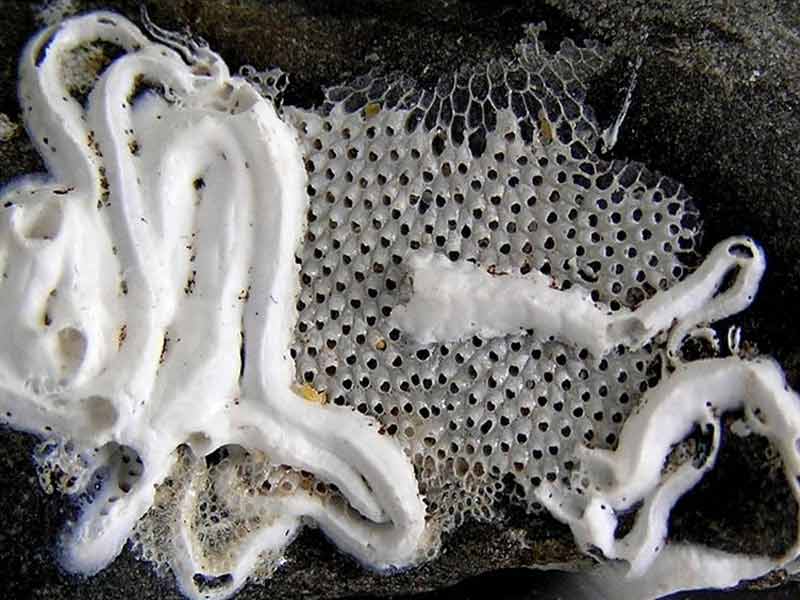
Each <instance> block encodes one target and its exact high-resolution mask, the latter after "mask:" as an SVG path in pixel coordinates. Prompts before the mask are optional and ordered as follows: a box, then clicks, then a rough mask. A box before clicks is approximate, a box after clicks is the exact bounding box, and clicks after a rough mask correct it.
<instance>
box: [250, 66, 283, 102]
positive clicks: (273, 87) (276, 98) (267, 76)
mask: <svg viewBox="0 0 800 600" xmlns="http://www.w3.org/2000/svg"><path fill="white" fill-rule="evenodd" d="M239 76H240V77H243V78H244V79H245V80H247V82H248V83H249V84H250V85H252V86H253V87H255V88H256V90H258V93H259V94H261V96H263V97H264V98H268V99H269V100H272V101H273V102H274V103H276V104H278V105H279V104H280V103H281V100H282V98H283V93H284V92H285V91H286V88H287V87H288V85H289V75H288V74H287V73H284V72H283V71H282V70H281V69H279V68H277V67H276V68H272V69H266V70H264V71H259V70H257V69H256V68H255V67H252V66H250V65H244V66H242V67H241V68H240V69H239Z"/></svg>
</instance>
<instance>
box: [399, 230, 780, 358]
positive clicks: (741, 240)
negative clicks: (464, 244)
mask: <svg viewBox="0 0 800 600" xmlns="http://www.w3.org/2000/svg"><path fill="white" fill-rule="evenodd" d="M765 266H766V262H765V259H764V253H763V251H762V250H761V248H759V247H758V245H756V244H755V243H754V242H753V241H752V240H751V239H749V238H745V237H736V238H730V239H727V240H724V241H723V242H720V243H719V244H717V246H715V247H714V249H713V250H712V251H711V253H710V254H709V256H708V257H707V258H706V260H705V261H704V262H703V264H702V265H701V266H700V268H699V269H697V271H695V272H694V273H692V274H691V275H689V276H688V277H687V278H686V279H685V280H684V281H682V282H680V283H678V284H676V285H675V286H673V287H672V288H671V289H669V290H667V291H665V292H661V293H659V294H656V295H655V296H653V297H652V298H650V299H649V300H646V301H645V302H643V303H642V304H641V305H640V306H639V307H638V308H637V309H636V310H629V309H625V308H623V309H620V310H619V311H617V312H612V311H611V310H610V309H609V308H608V307H606V306H603V305H601V304H598V303H596V302H594V301H593V300H592V298H591V296H590V295H589V292H588V291H587V290H585V289H582V288H579V287H574V288H570V289H569V290H566V291H562V290H559V289H557V288H556V286H555V284H554V282H553V280H552V279H551V278H550V277H548V276H546V275H543V274H541V273H538V272H534V273H530V274H528V275H524V276H521V275H510V274H497V273H490V272H488V271H485V270H482V269H481V268H479V267H478V266H477V265H474V264H472V263H469V262H466V261H463V262H460V263H452V262H451V261H449V260H448V259H447V258H446V257H444V256H442V255H438V254H433V253H427V254H418V255H416V256H414V257H413V258H412V260H411V274H410V275H411V278H412V279H413V294H412V296H411V299H410V301H409V302H408V303H407V304H405V305H403V306H400V307H398V308H397V309H395V311H394V312H393V313H392V318H393V319H394V322H395V323H396V324H397V325H398V327H400V328H401V329H403V330H404V331H405V332H406V333H407V334H409V335H411V336H412V337H414V338H415V339H416V340H417V341H418V342H420V343H430V342H434V341H436V342H445V341H455V340H463V339H466V338H468V337H470V336H472V335H475V334H479V335H481V336H482V337H497V336H501V335H506V334H510V333H518V332H520V331H521V330H522V331H524V330H528V329H533V330H534V333H535V334H536V335H537V336H539V337H540V338H543V339H547V338H554V339H557V340H558V341H562V342H564V343H567V344H571V345H573V346H577V347H579V348H587V349H588V350H589V351H590V352H592V354H594V355H595V356H602V355H604V354H607V353H608V352H609V351H611V349H613V348H615V347H616V346H618V345H620V344H622V345H624V346H626V347H628V348H638V347H641V346H643V345H644V344H646V343H647V342H648V341H650V340H651V339H653V338H654V337H655V336H656V335H658V334H659V333H660V332H662V331H667V330H669V329H670V328H673V326H674V329H673V330H672V332H671V334H670V341H669V343H668V346H667V351H668V353H669V355H670V357H671V358H676V357H677V354H678V351H679V345H680V342H682V341H683V338H684V337H685V336H686V335H687V333H688V332H689V331H690V330H691V329H692V328H693V327H694V326H696V325H698V324H700V323H709V322H712V321H716V320H719V319H722V318H725V317H727V316H730V315H732V314H735V313H737V312H739V311H741V310H743V309H744V308H746V307H747V306H749V305H750V303H751V302H752V300H753V298H754V297H755V294H756V291H757V290H758V284H759V282H760V281H761V276H762V275H763V273H764V268H765ZM729 276H731V277H734V278H735V280H734V282H733V284H732V285H731V286H730V287H729V288H727V289H722V287H723V285H724V284H725V283H726V278H727V277H729Z"/></svg>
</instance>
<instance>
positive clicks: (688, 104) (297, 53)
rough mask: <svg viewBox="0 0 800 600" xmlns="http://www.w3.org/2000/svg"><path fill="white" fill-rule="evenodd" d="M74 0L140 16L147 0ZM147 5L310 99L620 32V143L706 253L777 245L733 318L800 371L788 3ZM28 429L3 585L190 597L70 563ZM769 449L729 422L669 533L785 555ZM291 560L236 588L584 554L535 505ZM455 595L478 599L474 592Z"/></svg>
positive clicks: (6, 73)
mask: <svg viewBox="0 0 800 600" xmlns="http://www.w3.org/2000/svg"><path fill="white" fill-rule="evenodd" d="M36 4H38V3H30V5H29V4H28V3H20V2H0V9H2V15H3V16H2V18H3V23H4V25H3V30H4V35H3V36H0V81H1V82H2V84H3V85H2V88H1V89H0V112H2V113H5V114H6V115H8V116H9V117H10V118H11V120H12V121H14V122H16V123H19V107H18V105H17V103H16V98H15V94H16V90H15V83H14V82H15V79H16V77H15V69H16V62H17V59H18V56H19V52H20V50H21V47H22V44H24V43H25V41H26V40H27V39H28V38H29V37H30V35H31V34H32V33H33V32H34V31H35V29H36V28H37V27H38V26H39V24H37V23H36V21H35V17H34V14H35V7H34V5H36ZM72 4H73V5H74V6H76V7H79V8H80V9H88V8H96V7H103V8H111V9H115V10H119V11H121V12H123V13H125V14H127V15H128V16H130V17H132V18H134V19H136V18H137V17H138V2H133V1H120V0H116V1H110V2H105V3H96V2H84V1H81V0H79V1H76V2H73V3H72ZM146 4H147V5H148V6H149V7H150V15H151V17H152V18H153V20H154V21H155V22H156V23H158V24H160V25H162V26H164V27H167V28H180V27H182V26H189V27H190V28H191V30H192V32H194V33H196V34H198V35H201V36H202V37H204V38H205V39H207V40H208V41H209V43H210V45H211V46H212V48H214V49H215V50H218V51H219V52H220V53H221V54H222V55H223V57H224V58H225V59H226V61H227V62H228V63H229V64H231V65H232V66H234V67H236V66H238V65H240V64H252V65H255V66H258V67H266V66H270V65H277V66H280V67H281V68H283V69H284V70H286V71H288V72H289V73H290V74H291V76H292V82H293V84H292V85H291V87H290V91H289V94H288V96H287V98H286V101H287V103H289V104H300V105H305V106H310V105H313V104H315V103H317V102H319V101H320V100H321V98H322V95H321V91H320V87H321V86H322V85H329V84H334V83H337V82H340V81H341V80H342V79H346V78H347V77H348V76H350V75H358V74H360V73H363V72H365V71H366V70H368V69H369V68H370V67H372V66H377V65H380V64H386V65H389V66H390V67H392V68H397V69H400V70H404V71H406V72H408V73H409V74H410V75H412V76H414V77H416V78H418V79H419V80H420V81H421V82H423V84H424V83H426V82H429V83H433V82H435V81H436V78H437V76H438V75H439V74H440V73H442V72H445V71H448V70H451V69H452V68H453V67H455V66H458V65H459V64H461V63H462V62H463V61H464V60H468V59H475V58H479V57H491V56H501V55H508V53H509V52H510V50H511V48H512V47H513V45H514V44H515V43H516V42H517V41H518V40H519V39H520V37H521V35H522V30H521V27H520V26H521V25H522V24H523V23H527V22H538V21H541V20H545V21H547V23H548V33H547V34H546V37H545V40H552V41H553V42H557V41H558V40H560V39H561V38H563V37H564V36H569V37H572V38H573V39H576V40H581V39H585V38H587V37H591V38H596V39H599V40H601V41H603V42H605V43H607V44H609V45H610V47H611V50H612V52H613V54H614V56H615V58H616V60H615V63H614V67H613V68H612V70H611V72H610V73H609V74H608V75H607V76H605V77H603V78H602V79H600V80H598V81H596V82H595V84H594V86H593V89H592V92H591V93H590V95H589V102H590V103H592V104H593V106H595V108H596V109H597V112H598V114H599V115H600V118H601V120H605V121H610V120H611V119H612V118H613V116H614V114H615V111H616V110H617V108H618V107H619V105H620V104H621V101H622V98H623V96H624V91H622V88H623V87H624V85H625V84H626V82H627V80H628V78H629V75H630V72H631V69H632V67H631V65H632V64H633V63H634V62H635V60H636V59H637V58H638V57H641V59H642V66H641V69H640V71H639V77H638V86H637V89H636V91H635V94H634V100H633V104H632V107H631V110H630V112H629V114H628V117H627V120H626V121H625V123H624V125H623V130H622V135H621V138H620V141H619V143H618V145H617V147H616V148H615V150H614V153H615V155H617V156H626V157H630V158H634V159H636V160H639V161H641V162H643V163H645V164H646V165H647V166H648V167H650V168H652V169H657V170H660V171H662V172H664V173H668V174H670V175H671V176H673V177H675V178H676V179H678V180H679V181H681V182H682V183H684V184H685V185H686V186H687V189H688V190H689V192H690V193H691V194H692V196H694V197H695V198H696V199H697V200H698V204H699V208H700V211H701V214H702V215H703V217H704V222H705V236H706V237H705V239H706V242H705V248H706V249H708V248H710V247H711V246H712V245H713V244H714V243H715V242H716V241H718V240H720V239H722V238H723V237H725V236H727V235H733V234H738V233H746V234H748V235H751V236H753V237H754V238H755V239H757V240H759V241H760V242H761V243H762V244H763V246H764V248H765V250H766V252H767V255H768V260H769V265H768V270H767V275H766V277H765V280H764V283H763V285H762V289H761V292H760V294H759V298H758V299H757V301H756V303H755V304H754V306H753V307H752V308H751V309H750V310H749V311H747V312H746V313H745V314H744V315H742V316H741V317H739V318H737V323H738V324H741V325H742V326H743V329H744V333H745V337H746V339H748V340H749V341H751V342H753V343H755V344H756V345H757V347H758V349H759V351H761V352H764V353H768V354H771V355H773V356H774V357H775V358H776V359H777V360H778V361H779V362H780V363H781V364H782V365H783V367H784V368H785V370H786V372H787V376H788V378H789V381H790V383H791V384H792V385H793V386H794V387H795V388H799V387H800V344H798V342H797V340H798V334H800V323H798V321H796V320H795V319H794V318H793V315H792V308H793V306H794V305H795V300H796V298H797V297H798V294H800V262H798V258H800V231H798V229H800V205H798V200H797V198H798V194H800V170H798V169H797V148H798V140H800V12H799V11H797V8H796V6H795V2H794V1H793V0H782V1H778V0H774V1H757V0H748V1H744V2H737V3H731V2H725V1H723V0H706V1H690V0H665V1H663V2H659V3H652V2H630V1H626V0H607V1H603V2H597V3H591V4H590V3H585V2H579V1H577V0H547V2H545V3H542V4H546V5H548V6H547V7H541V6H540V7H538V8H519V7H518V6H517V5H516V3H511V2H508V3H504V2H495V3H492V4H490V5H488V6H487V5H484V4H482V3H477V2H476V3H470V2H464V3H456V2H452V1H448V0H432V1H423V0H419V1H416V2H396V1H389V2H375V3H373V2H366V1H357V2H353V1H351V2H300V1H297V0H290V1H286V2H275V3H270V4H269V6H267V7H264V6H262V3H261V2H256V1H248V0H239V1H232V0H225V1H211V0H208V1H194V2H190V1H188V0H184V1H176V2H174V3H169V7H165V6H161V5H162V4H163V5H166V4H167V3H156V2H146ZM589 6H591V8H588V7H589ZM32 170H41V164H40V163H39V162H38V158H37V156H36V154H35V152H34V151H33V150H32V148H31V146H30V144H29V142H28V141H27V139H26V138H25V136H24V134H23V133H22V132H21V131H20V132H19V133H18V134H17V135H16V136H15V137H14V138H13V139H12V140H11V141H10V142H7V143H0V181H2V182H5V181H7V180H8V179H9V178H11V177H13V176H14V175H17V174H20V173H25V172H30V171H32ZM733 442H736V443H733ZM33 443H34V441H33V440H32V439H31V438H29V437H28V436H24V435H22V434H17V433H13V432H2V433H1V434H0V561H2V563H3V564H4V565H6V568H5V569H4V571H5V572H6V573H7V574H8V573H10V574H11V575H6V578H5V581H4V586H3V587H4V588H5V589H6V590H7V593H8V597H20V598H24V597H47V598H78V597H80V598H113V597H127V596H130V595H133V594H136V595H137V596H138V597H141V598H172V597H178V595H177V593H176V592H175V591H174V589H173V584H172V580H171V579H170V578H161V579H159V578H158V577H157V576H155V575H154V574H153V573H152V572H151V570H150V568H149V567H148V565H146V564H144V563H141V562H137V561H135V560H134V559H133V558H132V557H131V556H130V555H129V553H124V554H123V556H121V557H120V558H119V559H118V560H117V561H115V563H114V564H113V565H112V566H110V567H109V568H108V569H106V570H104V571H102V572H101V573H100V574H98V575H97V576H95V577H93V578H91V579H88V580H85V581H81V580H78V579H76V578H72V577H69V576H66V575H64V574H62V573H61V572H59V571H58V569H57V567H56V566H55V563H54V560H53V541H54V540H55V539H56V536H57V532H58V530H59V524H60V522H61V521H62V520H63V519H64V517H65V510H66V509H64V508H63V502H62V501H61V499H59V498H54V497H48V496H46V495H45V494H44V493H43V492H42V491H41V490H40V488H39V487H38V484H37V482H36V478H35V473H34V471H33V466H32V463H31V461H30V458H29V457H30V454H31V451H32V447H33ZM768 454H769V449H768V448H767V447H766V444H765V443H761V442H760V441H759V440H757V439H747V440H738V439H737V438H734V437H733V436H731V443H730V444H728V445H727V446H725V447H724V450H723V453H722V455H721V457H720V462H719V464H718V466H717V468H716V470H715V471H714V473H713V476H712V477H709V478H707V480H706V481H704V482H703V483H702V484H701V485H700V486H699V487H698V489H696V490H695V491H693V492H692V493H690V494H689V495H688V496H687V497H686V498H684V499H683V500H682V501H681V503H680V504H679V505H678V507H677V508H676V509H675V512H674V513H673V519H672V524H673V535H674V536H675V537H676V538H681V539H689V540H692V541H698V542H705V543H708V544H710V545H713V546H716V547H721V548H724V549H728V550H733V551H738V552H747V551H751V552H763V553H768V554H775V553H779V552H780V549H781V547H785V546H786V545H788V543H789V541H790V540H791V538H792V536H793V535H794V534H795V532H794V531H793V530H792V529H793V528H792V523H794V522H796V519H795V516H794V515H795V511H796V509H797V508H796V506H794V505H793V503H792V502H791V500H790V498H791V497H790V494H789V492H788V489H787V488H786V485H785V481H784V480H783V475H782V474H781V472H780V470H776V469H775V468H774V465H771V464H770V461H769V459H768ZM743 472H744V473H745V475H744V476H743V475H742V473H743ZM288 559H289V561H288V563H287V565H286V566H285V568H284V569H283V572H281V573H280V574H279V575H278V577H276V578H275V580H274V581H272V582H270V583H269V584H267V587H266V589H264V588H260V587H256V586H249V587H248V588H246V589H245V590H244V591H243V593H242V594H241V596H240V597H244V598H247V597H261V596H262V595H264V594H269V595H271V596H274V597H294V596H297V595H306V594H307V595H312V596H322V597H340V596H346V595H351V594H376V595H377V594H379V595H386V594H406V593H412V592H422V591H425V590H430V589H436V588H442V587H443V586H446V585H449V584H453V583H456V582H457V581H460V580H462V579H464V578H466V577H470V576H473V575H477V574H480V573H483V572H486V571H490V570H494V569H499V568H509V567H519V566H526V565H533V564H547V563H551V564H552V563H567V564H573V565H575V566H578V565H579V564H586V563H585V561H584V560H583V559H581V557H580V555H579V553H578V552H577V550H576V548H575V547H574V545H573V543H572V541H571V535H570V532H569V531H568V530H567V529H566V528H565V527H563V526H561V525H559V524H558V523H556V522H554V521H553V520H551V519H543V518H536V519H533V518H530V517H525V516H524V515H521V514H512V517H511V519H510V521H509V522H508V523H504V524H503V525H501V526H499V527H492V526H487V525H479V524H467V525H466V526H464V527H463V528H461V529H460V530H458V531H457V532H456V533H455V534H454V535H452V536H450V537H449V538H448V540H447V541H446V545H445V551H444V553H443V555H442V556H441V557H440V558H439V559H438V560H436V561H434V562H433V563H430V564H427V565H425V566H423V567H421V568H419V569H416V570H413V571H410V572H407V573H402V574H399V575H395V576H393V577H389V578H387V577H382V576H379V575H375V574H372V573H369V572H367V571H365V570H364V569H362V568H361V567H360V566H359V565H357V564H356V563H355V562H354V561H352V560H351V559H349V558H347V557H344V556H343V555H341V554H338V553H337V552H336V551H335V550H334V549H333V548H332V547H331V546H330V544H328V543H327V542H326V541H325V540H323V539H322V538H321V536H320V535H319V534H318V533H315V532H306V533H305V534H303V536H302V537H301V539H299V540H298V541H297V542H296V543H295V544H293V545H292V546H291V548H290V551H289V556H288ZM492 581H495V582H496V579H495V580H491V579H483V580H479V583H482V584H483V583H485V584H486V585H492V583H491V582H492ZM525 581H526V582H527V585H530V586H531V587H536V588H538V589H543V590H544V589H552V587H553V584H552V578H551V579H550V580H543V578H541V577H534V576H531V577H528V578H526V579H525ZM543 581H544V582H545V583H543ZM780 581H781V578H780V577H776V578H772V579H770V580H769V581H766V582H762V584H761V585H762V587H764V586H767V585H769V584H771V583H775V582H780ZM548 582H549V583H548ZM564 585H567V584H566V583H564ZM473 589H476V588H473ZM452 593H453V595H454V597H464V592H463V591H462V592H452ZM575 593H577V592H575ZM750 594H752V595H750ZM756 594H757V592H742V595H740V596H739V597H741V598H749V597H752V598H772V597H774V598H780V597H785V598H790V597H796V596H793V595H792V594H800V587H798V586H797V584H791V583H789V584H788V585H786V586H784V587H783V588H782V589H781V590H780V591H774V590H773V591H770V592H760V593H759V595H756ZM779 594H780V595H779ZM784 594H785V595H784ZM543 597H550V596H547V594H546V593H545V594H543ZM693 597H694V596H693ZM698 597H699V596H698ZM711 597H714V596H711ZM720 597H728V596H720ZM730 597H736V596H733V595H732V594H731V596H730Z"/></svg>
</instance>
